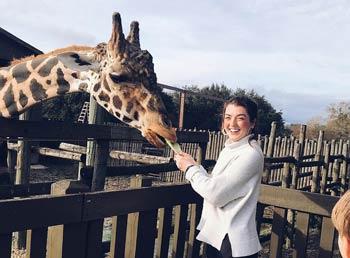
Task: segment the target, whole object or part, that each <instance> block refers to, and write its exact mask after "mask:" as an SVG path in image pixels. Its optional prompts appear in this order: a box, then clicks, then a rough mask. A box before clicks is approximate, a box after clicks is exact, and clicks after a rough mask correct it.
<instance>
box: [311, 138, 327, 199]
mask: <svg viewBox="0 0 350 258" xmlns="http://www.w3.org/2000/svg"><path fill="white" fill-rule="evenodd" d="M323 138H324V131H320V132H319V134H318V140H317V149H316V155H315V161H320V160H321V156H322V149H323ZM321 167H322V166H320V165H317V167H316V168H314V169H313V172H312V183H311V192H312V193H315V192H319V191H320V184H319V182H320V172H321Z"/></svg>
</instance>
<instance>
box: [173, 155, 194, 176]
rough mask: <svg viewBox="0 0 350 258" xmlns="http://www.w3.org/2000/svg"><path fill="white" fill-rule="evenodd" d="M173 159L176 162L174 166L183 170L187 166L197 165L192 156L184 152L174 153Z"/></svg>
mask: <svg viewBox="0 0 350 258" xmlns="http://www.w3.org/2000/svg"><path fill="white" fill-rule="evenodd" d="M174 160H175V162H176V166H177V167H178V168H179V169H180V170H181V171H183V172H185V171H186V169H187V168H188V167H189V166H192V165H197V163H196V161H195V160H194V159H193V158H192V156H191V155H190V154H187V153H185V152H180V153H178V154H175V156H174Z"/></svg>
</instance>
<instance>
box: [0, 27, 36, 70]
mask: <svg viewBox="0 0 350 258" xmlns="http://www.w3.org/2000/svg"><path fill="white" fill-rule="evenodd" d="M41 53H42V52H41V51H40V50H39V49H36V48H35V47H33V46H31V45H29V44H28V43H26V42H24V41H23V40H21V39H19V38H17V37H16V36H14V35H12V34H11V33H9V32H8V31H6V30H4V29H2V28H0V66H7V65H8V64H9V63H10V62H11V60H12V59H14V58H20V57H25V56H29V55H38V54H41Z"/></svg>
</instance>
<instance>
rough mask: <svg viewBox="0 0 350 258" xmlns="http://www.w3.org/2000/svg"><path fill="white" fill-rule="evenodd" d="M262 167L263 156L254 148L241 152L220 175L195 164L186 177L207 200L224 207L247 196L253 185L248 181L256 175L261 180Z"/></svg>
mask: <svg viewBox="0 0 350 258" xmlns="http://www.w3.org/2000/svg"><path fill="white" fill-rule="evenodd" d="M262 169H263V157H262V156H261V155H260V154H259V153H258V152H257V151H255V150H252V151H250V152H247V153H244V154H241V155H240V156H239V157H238V158H237V159H235V160H234V161H233V162H231V163H230V164H229V165H228V166H227V167H226V168H225V170H224V171H222V172H220V174H218V175H214V176H211V175H209V174H208V173H207V172H206V171H205V169H204V168H203V167H202V166H193V167H191V168H189V170H188V171H187V172H186V179H187V180H189V181H190V182H191V185H192V187H193V189H194V190H195V191H196V192H197V193H199V194H200V195H201V196H202V197H203V198H204V199H205V200H207V201H208V202H210V203H211V204H213V205H215V206H218V207H223V206H225V205H226V204H227V203H229V202H230V201H232V200H235V199H237V198H240V197H243V196H245V195H246V194H247V193H248V192H249V191H250V190H251V187H252V186H251V185H248V184H247V183H248V182H249V181H250V180H251V179H252V178H254V177H256V180H259V179H260V173H261V172H262ZM254 185H255V184H254Z"/></svg>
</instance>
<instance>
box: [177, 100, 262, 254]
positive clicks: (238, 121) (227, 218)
mask: <svg viewBox="0 0 350 258" xmlns="http://www.w3.org/2000/svg"><path fill="white" fill-rule="evenodd" d="M222 118H223V121H222V131H223V133H224V134H226V135H227V136H228V139H227V141H226V142H225V147H224V149H223V150H222V151H221V153H220V155H219V158H218V160H217V163H216V165H215V167H214V169H213V171H212V173H211V174H208V173H207V172H206V171H205V169H204V168H203V167H202V166H200V165H198V164H197V163H196V161H195V160H194V159H193V158H192V157H191V156H190V155H189V154H187V153H184V152H181V153H179V154H177V155H175V161H176V164H177V166H178V168H179V169H180V170H181V171H185V173H186V179H187V180H189V181H190V183H191V185H192V187H193V189H194V190H195V191H196V192H197V193H198V194H200V195H201V196H202V197H203V198H204V202H203V211H202V217H201V220H200V222H199V225H198V227H197V229H198V230H200V232H199V234H198V236H197V239H198V240H200V241H203V242H205V243H207V244H208V247H207V257H208V258H213V257H223V258H227V257H258V252H259V250H260V249H261V246H260V243H259V238H258V234H257V231H256V224H255V214H256V206H257V201H258V196H259V185H260V180H261V175H262V171H263V164H264V156H263V154H262V151H261V149H260V147H259V145H258V144H257V142H256V141H255V140H253V139H252V137H253V134H252V132H253V130H254V127H255V124H256V119H257V105H256V103H255V102H254V101H252V100H251V99H249V98H247V97H235V98H233V99H231V100H230V101H228V102H227V103H225V105H224V108H223V117H222Z"/></svg>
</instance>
